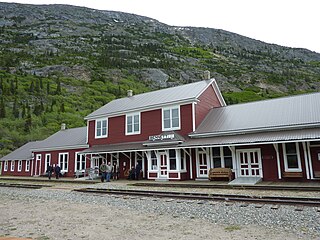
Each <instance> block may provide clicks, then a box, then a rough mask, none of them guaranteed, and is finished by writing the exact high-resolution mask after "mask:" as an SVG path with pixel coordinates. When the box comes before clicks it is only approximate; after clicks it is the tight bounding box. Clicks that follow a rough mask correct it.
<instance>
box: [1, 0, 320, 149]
mask: <svg viewBox="0 0 320 240" xmlns="http://www.w3.org/2000/svg"><path fill="white" fill-rule="evenodd" d="M204 70H209V71H210V72H211V75H212V76H213V77H215V78H216V79H217V81H218V83H219V86H220V88H221V90H222V92H223V94H224V97H225V99H226V100H227V102H228V103H229V104H230V103H237V102H244V101H252V100H258V99H264V98H270V97H276V96H281V95H288V94H295V93H301V92H309V91H319V89H320V54H319V53H316V52H311V51H309V50H307V49H293V48H288V47H282V46H278V45H274V44H267V43H264V42H261V41H257V40H254V39H250V38H247V37H244V36H241V35H238V34H234V33H231V32H227V31H224V30H219V29H210V28H193V27H176V26H168V25H166V24H163V23H161V22H159V21H157V20H155V19H151V18H147V17H143V16H138V15H134V14H128V13H122V12H113V11H100V10H94V9H88V8H83V7H74V6H69V5H22V4H14V3H0V148H2V150H1V149H0V155H1V151H2V152H3V153H5V152H7V151H8V149H13V148H15V147H16V146H19V145H21V144H23V143H24V142H26V141H29V140H34V139H42V138H44V137H45V136H47V135H49V134H51V133H52V132H54V131H56V130H57V129H59V125H60V123H61V122H66V123H68V125H69V127H76V126H81V125H84V124H85V123H84V122H83V116H85V115H86V114H88V113H90V111H93V110H95V109H96V108H98V107H100V106H101V105H103V104H105V103H107V102H108V101H110V100H112V99H114V98H117V97H121V96H124V94H125V92H126V90H127V89H133V90H134V92H135V93H139V92H145V91H150V90H152V89H158V88H163V87H168V86H173V85H178V84H183V83H188V82H193V81H198V80H199V79H201V78H202V74H203V72H204ZM3 149H4V150H3Z"/></svg>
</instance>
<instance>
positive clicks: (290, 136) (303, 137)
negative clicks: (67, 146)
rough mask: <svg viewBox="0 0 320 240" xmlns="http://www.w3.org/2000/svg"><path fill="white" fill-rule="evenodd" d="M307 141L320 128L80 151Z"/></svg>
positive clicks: (316, 138) (318, 134)
mask: <svg viewBox="0 0 320 240" xmlns="http://www.w3.org/2000/svg"><path fill="white" fill-rule="evenodd" d="M297 141H298V142H307V141H320V128H312V129H310V128H308V129H295V130H287V131H273V132H263V133H250V134H245V133H244V134H237V135H226V136H216V137H210V138H209V137H208V138H186V139H185V141H184V142H181V141H177V142H175V143H173V142H167V143H165V142H164V143H162V144H161V145H160V144H151V145H146V142H130V143H120V144H108V145H95V146H92V147H90V148H88V149H86V150H84V151H82V153H84V154H98V153H115V152H137V151H148V150H165V149H176V148H196V147H214V146H243V145H258V144H273V143H285V142H297Z"/></svg>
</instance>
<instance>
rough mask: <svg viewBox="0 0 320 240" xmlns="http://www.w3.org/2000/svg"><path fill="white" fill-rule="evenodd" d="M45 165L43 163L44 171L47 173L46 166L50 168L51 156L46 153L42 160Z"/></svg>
mask: <svg viewBox="0 0 320 240" xmlns="http://www.w3.org/2000/svg"><path fill="white" fill-rule="evenodd" d="M44 161H45V163H44V171H45V172H47V169H48V166H50V164H51V154H50V153H47V154H46V155H45V159H44Z"/></svg>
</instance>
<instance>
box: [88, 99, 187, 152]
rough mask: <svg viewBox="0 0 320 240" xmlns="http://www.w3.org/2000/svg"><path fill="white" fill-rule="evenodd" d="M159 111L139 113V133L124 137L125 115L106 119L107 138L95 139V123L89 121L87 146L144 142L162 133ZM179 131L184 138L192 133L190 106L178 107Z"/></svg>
mask: <svg viewBox="0 0 320 240" xmlns="http://www.w3.org/2000/svg"><path fill="white" fill-rule="evenodd" d="M161 112H162V110H161V109H158V110H152V111H146V112H141V133H140V134H136V135H128V136H126V135H125V115H122V116H117V117H110V118H108V127H109V129H108V137H106V138H98V139H95V121H94V120H91V121H89V134H88V137H89V145H90V146H92V145H100V144H112V143H123V142H138V141H146V140H148V139H149V136H152V135H158V134H160V133H162V117H161ZM180 117H181V130H179V131H176V132H177V133H179V134H181V135H183V136H186V135H187V134H188V133H190V132H191V131H192V105H191V104H187V105H183V106H180Z"/></svg>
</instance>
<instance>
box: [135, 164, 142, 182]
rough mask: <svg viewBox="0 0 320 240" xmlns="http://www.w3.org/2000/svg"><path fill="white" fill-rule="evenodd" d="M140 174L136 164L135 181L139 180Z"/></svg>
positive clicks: (139, 167) (139, 168)
mask: <svg viewBox="0 0 320 240" xmlns="http://www.w3.org/2000/svg"><path fill="white" fill-rule="evenodd" d="M140 172H141V166H140V164H139V163H137V165H136V180H139V178H140Z"/></svg>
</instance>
